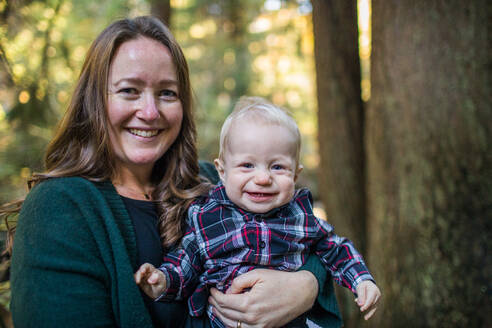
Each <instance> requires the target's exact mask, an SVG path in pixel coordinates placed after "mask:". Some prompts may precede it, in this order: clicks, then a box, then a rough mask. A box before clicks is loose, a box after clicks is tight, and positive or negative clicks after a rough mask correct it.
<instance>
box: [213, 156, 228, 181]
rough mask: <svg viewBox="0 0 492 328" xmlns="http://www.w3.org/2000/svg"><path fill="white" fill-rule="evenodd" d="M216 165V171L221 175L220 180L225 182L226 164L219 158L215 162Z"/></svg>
mask: <svg viewBox="0 0 492 328" xmlns="http://www.w3.org/2000/svg"><path fill="white" fill-rule="evenodd" d="M214 164H215V169H216V170H217V172H218V173H219V177H220V180H221V181H222V182H224V174H225V171H224V163H223V162H222V161H221V160H220V159H219V158H216V159H215V160H214Z"/></svg>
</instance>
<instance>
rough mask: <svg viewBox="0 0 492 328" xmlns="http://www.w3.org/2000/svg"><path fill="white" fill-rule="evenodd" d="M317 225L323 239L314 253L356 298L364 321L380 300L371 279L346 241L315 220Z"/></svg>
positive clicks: (377, 290)
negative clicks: (324, 236) (323, 235)
mask: <svg viewBox="0 0 492 328" xmlns="http://www.w3.org/2000/svg"><path fill="white" fill-rule="evenodd" d="M318 223H319V225H320V228H321V229H320V230H324V231H325V232H326V234H327V236H326V238H324V239H322V240H321V241H320V242H318V244H317V246H316V253H317V254H318V255H319V256H320V258H321V261H322V262H323V264H324V265H325V267H326V268H327V269H328V270H329V271H330V272H331V273H332V275H333V278H334V279H335V281H336V282H337V283H339V284H340V285H343V286H345V287H348V288H350V290H352V292H353V293H355V294H356V295H357V298H356V300H355V301H356V303H357V305H358V306H359V307H360V310H361V312H364V311H368V312H367V313H366V314H365V316H364V318H365V319H366V320H368V319H369V318H370V317H372V315H373V314H374V312H375V311H376V303H377V302H378V300H379V297H380V296H381V292H380V291H379V288H378V287H377V286H376V284H375V283H374V278H373V277H372V275H371V274H370V273H369V269H368V268H367V267H366V265H365V263H364V260H363V259H362V255H361V254H360V253H359V252H358V251H357V250H356V249H355V247H354V245H353V244H352V242H351V241H350V240H348V239H347V238H343V237H340V236H337V235H336V234H335V233H334V232H333V227H332V226H331V225H329V224H328V223H326V222H325V221H322V220H318Z"/></svg>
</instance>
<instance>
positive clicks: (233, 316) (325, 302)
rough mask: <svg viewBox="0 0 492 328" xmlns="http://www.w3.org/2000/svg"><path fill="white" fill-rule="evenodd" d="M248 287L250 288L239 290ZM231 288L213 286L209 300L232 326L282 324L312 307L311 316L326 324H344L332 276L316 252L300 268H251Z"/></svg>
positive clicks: (338, 325) (274, 325)
mask: <svg viewBox="0 0 492 328" xmlns="http://www.w3.org/2000/svg"><path fill="white" fill-rule="evenodd" d="M286 286H288V288H286ZM247 287H251V290H250V291H249V292H247V293H243V294H239V293H241V291H242V288H247ZM230 291H234V292H235V293H236V294H230ZM230 291H228V294H223V293H221V292H219V291H217V290H214V289H213V290H212V292H211V297H210V298H209V302H210V304H212V305H213V306H214V307H215V309H216V311H217V315H218V316H219V317H220V318H221V319H222V320H223V321H224V322H225V323H226V324H230V325H232V327H236V325H237V321H239V320H240V321H242V322H244V323H245V325H244V327H246V326H250V325H251V327H278V326H281V325H284V324H286V323H287V322H290V321H292V320H293V319H294V318H296V317H298V316H299V315H301V314H302V313H304V312H306V311H308V310H309V313H308V318H309V319H311V320H312V321H314V322H315V323H317V324H319V325H320V326H322V327H333V328H335V327H340V326H341V325H342V319H341V315H340V312H339V309H338V304H337V300H336V297H335V293H334V289H333V282H332V279H331V278H330V276H328V275H327V273H326V269H325V268H324V267H323V265H322V264H321V261H320V259H319V258H318V257H317V256H316V255H310V256H309V258H308V260H307V262H306V263H305V264H304V266H302V267H301V269H300V270H299V271H297V272H281V271H274V270H263V269H257V270H253V271H251V272H248V273H246V274H244V275H241V276H239V277H238V278H236V279H235V280H234V281H233V285H232V286H231V288H230ZM316 296H317V298H316ZM315 299H316V302H315V303H314V306H313V302H314V300H315Z"/></svg>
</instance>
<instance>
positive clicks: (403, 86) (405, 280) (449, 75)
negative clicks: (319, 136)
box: [366, 0, 492, 327]
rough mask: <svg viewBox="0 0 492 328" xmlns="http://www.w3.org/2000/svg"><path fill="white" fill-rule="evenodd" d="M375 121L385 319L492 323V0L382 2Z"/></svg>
mask: <svg viewBox="0 0 492 328" xmlns="http://www.w3.org/2000/svg"><path fill="white" fill-rule="evenodd" d="M372 9H373V11H372V12H373V20H372V22H373V27H372V31H373V44H372V51H373V53H372V56H371V79H372V85H371V87H372V91H371V100H370V106H369V109H368V112H367V116H366V120H367V125H366V149H367V153H368V167H367V175H368V193H367V195H368V205H369V206H368V209H369V211H368V215H369V221H368V222H369V224H368V228H369V236H370V240H369V254H370V263H371V268H372V270H373V272H374V273H375V278H376V280H377V282H378V284H379V286H380V287H381V289H382V292H383V302H382V307H380V310H379V313H378V315H377V317H376V318H375V320H373V321H372V323H373V325H374V326H375V327H394V326H395V324H396V325H397V326H398V327H485V326H487V325H490V323H491V322H490V309H491V302H490V295H491V289H490V277H491V276H492V265H491V257H490V255H488V254H487V250H488V249H491V246H492V245H491V238H490V235H487V231H488V232H490V231H492V220H491V219H492V215H491V214H492V201H491V195H492V193H491V191H492V149H491V144H492V135H491V131H492V129H490V122H492V110H491V108H492V104H491V98H490V90H492V88H491V83H490V64H491V63H490V53H491V52H490V47H489V46H490V32H489V31H490V27H491V26H490V25H491V22H492V17H491V2H490V1H486V0H481V1H457V0H453V1H449V0H448V1H445V0H441V1H438V0H435V1H423V0H414V1H398V0H385V1H382V0H374V1H373V5H372Z"/></svg>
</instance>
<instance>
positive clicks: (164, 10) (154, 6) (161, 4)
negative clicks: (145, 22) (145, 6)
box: [149, 0, 171, 26]
mask: <svg viewBox="0 0 492 328" xmlns="http://www.w3.org/2000/svg"><path fill="white" fill-rule="evenodd" d="M149 2H150V13H151V15H153V16H155V17H157V18H159V19H160V20H161V21H163V22H164V23H165V24H166V25H167V26H171V2H170V0H150V1H149Z"/></svg>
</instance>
